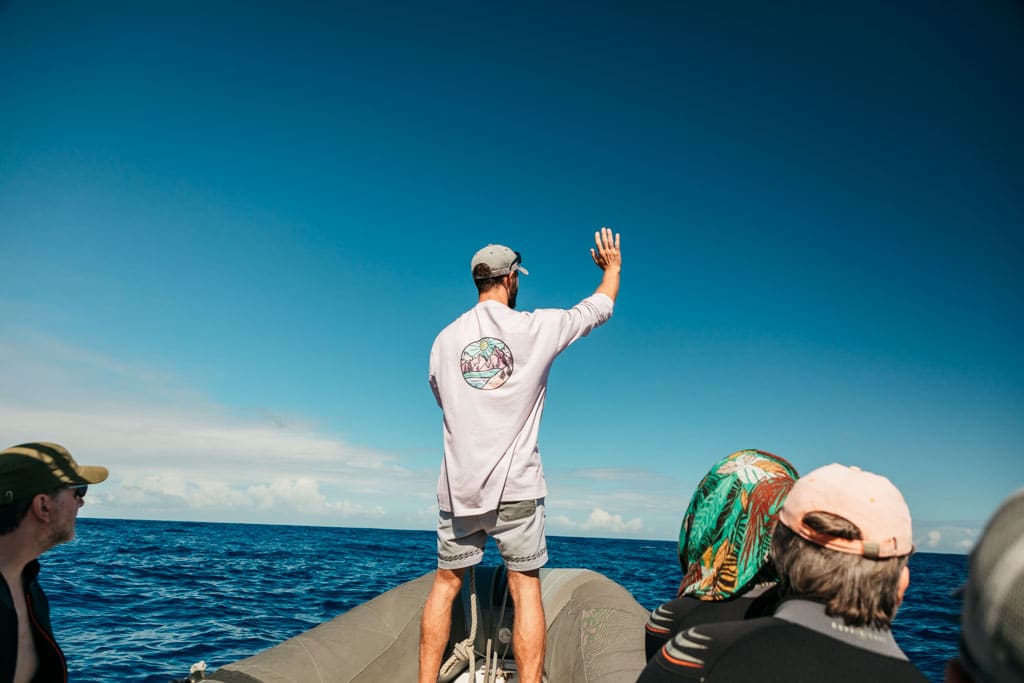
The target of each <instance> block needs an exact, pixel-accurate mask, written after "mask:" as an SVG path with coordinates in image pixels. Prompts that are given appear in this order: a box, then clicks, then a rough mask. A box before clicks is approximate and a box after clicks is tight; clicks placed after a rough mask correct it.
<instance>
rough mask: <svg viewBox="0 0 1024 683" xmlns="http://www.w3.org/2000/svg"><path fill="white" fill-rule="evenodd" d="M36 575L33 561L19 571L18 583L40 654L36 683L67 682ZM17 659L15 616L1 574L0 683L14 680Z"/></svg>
mask: <svg viewBox="0 0 1024 683" xmlns="http://www.w3.org/2000/svg"><path fill="white" fill-rule="evenodd" d="M38 574H39V562H38V561H37V560H32V561H31V562H29V563H28V564H27V565H25V569H24V570H22V572H21V582H22V585H23V586H24V587H25V604H26V605H28V618H29V622H30V624H31V628H32V636H33V638H34V639H35V644H36V655H37V656H38V657H39V668H38V669H37V670H36V675H35V678H33V679H32V680H33V681H34V682H36V683H66V682H67V680H68V667H67V662H66V661H65V659H64V653H63V652H61V649H60V646H58V645H57V641H55V640H54V639H53V631H52V629H51V628H50V603H49V601H47V599H46V594H44V593H43V589H42V587H41V586H40V585H39V582H38V581H36V576H37V575H38ZM17 659H18V615H17V613H15V611H14V602H13V601H12V597H11V589H10V587H9V586H8V585H7V582H6V581H4V580H3V578H2V577H0V683H10V682H11V681H13V680H14V667H15V664H16V663H17Z"/></svg>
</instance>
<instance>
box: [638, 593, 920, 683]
mask: <svg viewBox="0 0 1024 683" xmlns="http://www.w3.org/2000/svg"><path fill="white" fill-rule="evenodd" d="M683 680H696V681H707V682H708V683H713V682H714V681H767V682H769V683H775V682H777V683H793V682H796V683H800V682H803V681H829V682H830V683H882V682H883V681H885V682H889V681H897V682H898V681H911V682H915V683H927V680H928V679H927V678H925V676H924V674H922V673H921V672H920V671H918V670H917V668H915V667H914V665H913V664H911V663H910V662H909V661H908V660H907V658H906V655H904V654H903V652H902V651H901V650H900V648H899V646H898V645H896V641H895V640H894V639H893V637H892V633H891V632H890V631H888V630H881V629H870V628H858V627H850V626H846V625H844V624H843V621H842V619H835V618H833V617H830V616H828V615H827V614H825V607H824V605H821V604H819V603H815V602H810V601H807V600H786V601H783V603H782V604H781V605H780V606H779V608H778V609H777V610H776V612H775V616H774V617H763V618H760V619H752V620H749V621H732V622H725V623H718V624H705V625H698V626H691V627H689V628H687V629H686V630H684V631H681V632H680V633H679V634H677V635H676V636H675V637H673V638H672V640H671V641H669V642H668V643H667V644H666V645H665V647H664V648H662V649H661V650H659V651H658V652H657V653H656V654H655V656H654V658H653V659H651V661H649V662H648V663H647V668H645V669H644V671H643V673H641V674H640V678H639V679H638V683H672V682H673V681H683Z"/></svg>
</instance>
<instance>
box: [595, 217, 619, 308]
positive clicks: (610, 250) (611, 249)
mask: <svg viewBox="0 0 1024 683" xmlns="http://www.w3.org/2000/svg"><path fill="white" fill-rule="evenodd" d="M594 242H595V243H596V244H597V249H591V250H590V256H591V257H592V258H593V259H594V263H596V264H597V267H598V268H600V269H601V270H603V271H604V275H603V276H602V277H601V284H600V285H598V286H597V289H596V290H595V291H594V294H605V295H607V296H608V298H610V299H611V300H612V301H615V297H617V296H618V295H619V273H620V272H621V271H622V252H621V251H619V233H614V234H613V233H612V230H611V228H601V231H600V232H595V233H594Z"/></svg>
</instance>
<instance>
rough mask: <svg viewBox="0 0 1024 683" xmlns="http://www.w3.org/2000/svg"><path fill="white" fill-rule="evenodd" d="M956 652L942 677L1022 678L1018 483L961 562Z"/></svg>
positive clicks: (972, 682) (979, 681)
mask: <svg viewBox="0 0 1024 683" xmlns="http://www.w3.org/2000/svg"><path fill="white" fill-rule="evenodd" d="M963 601H964V604H963V611H962V612H961V615H960V652H959V654H958V656H957V658H956V659H954V660H952V661H950V662H949V664H948V665H947V666H946V682H947V683H1010V682H1011V681H1016V682H1017V683H1019V682H1020V681H1024V489H1021V490H1020V491H1017V492H1016V493H1014V494H1013V495H1011V496H1010V497H1009V498H1007V499H1006V500H1005V501H1004V502H1003V504H1002V505H1001V506H1000V507H999V509H998V510H997V511H996V513H995V514H994V515H992V519H990V520H989V522H988V524H987V525H986V527H985V532H984V533H983V534H982V535H981V540H980V541H978V545H976V546H975V547H974V550H972V551H971V555H970V559H969V560H968V563H967V584H966V585H965V586H964V589H963Z"/></svg>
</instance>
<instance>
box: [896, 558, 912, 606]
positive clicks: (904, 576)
mask: <svg viewBox="0 0 1024 683" xmlns="http://www.w3.org/2000/svg"><path fill="white" fill-rule="evenodd" d="M909 585H910V567H908V566H907V565H903V569H901V570H900V583H899V586H898V587H897V593H896V599H897V601H898V603H900V604H901V603H902V602H903V594H904V593H906V592H907V586H909Z"/></svg>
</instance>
